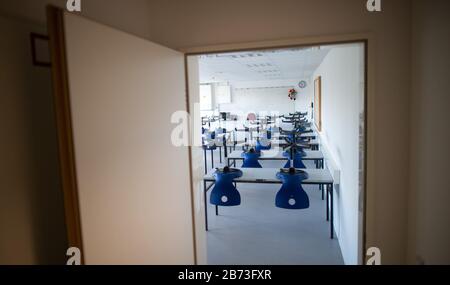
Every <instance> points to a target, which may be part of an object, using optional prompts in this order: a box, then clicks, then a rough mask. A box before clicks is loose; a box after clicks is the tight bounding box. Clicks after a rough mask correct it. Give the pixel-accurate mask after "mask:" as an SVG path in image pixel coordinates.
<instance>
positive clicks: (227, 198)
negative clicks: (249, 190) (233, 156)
mask: <svg viewBox="0 0 450 285" xmlns="http://www.w3.org/2000/svg"><path fill="white" fill-rule="evenodd" d="M239 177H242V171H241V170H239V169H232V168H229V167H225V168H224V169H222V170H220V169H217V170H216V172H215V173H214V178H215V179H216V183H215V185H214V188H213V190H212V191H211V196H210V199H209V201H210V203H211V204H213V205H216V206H225V207H231V206H239V205H240V204H241V195H240V194H239V191H238V190H237V189H236V187H234V185H233V180H234V179H236V178H239Z"/></svg>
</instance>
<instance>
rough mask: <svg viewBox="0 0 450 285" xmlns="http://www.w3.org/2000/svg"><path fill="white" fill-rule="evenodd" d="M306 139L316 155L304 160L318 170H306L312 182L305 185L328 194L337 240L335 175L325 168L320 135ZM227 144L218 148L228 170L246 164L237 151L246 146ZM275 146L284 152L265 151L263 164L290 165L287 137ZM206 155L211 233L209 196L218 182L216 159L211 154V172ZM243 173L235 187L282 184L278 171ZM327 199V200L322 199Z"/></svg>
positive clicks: (277, 138)
mask: <svg viewBox="0 0 450 285" xmlns="http://www.w3.org/2000/svg"><path fill="white" fill-rule="evenodd" d="M302 137H303V138H308V139H310V140H311V141H310V142H309V144H310V145H311V146H312V149H313V150H312V151H305V152H306V156H305V157H304V158H303V160H312V161H314V162H315V165H316V169H303V170H304V171H306V172H307V173H308V176H309V178H308V179H307V180H304V181H303V182H302V184H304V185H319V187H320V189H321V190H322V195H323V191H325V192H326V219H327V221H329V222H330V238H331V239H333V238H334V224H333V223H334V215H333V211H334V201H333V200H334V199H333V185H334V180H333V177H332V175H331V174H330V172H329V171H328V170H327V169H323V167H324V155H323V153H322V152H321V151H320V150H318V149H319V141H318V140H317V135H316V134H315V133H306V134H303V135H302ZM226 141H227V140H224V145H223V146H218V148H219V151H220V158H221V161H222V154H221V148H222V147H223V148H224V150H225V155H224V157H225V158H226V159H227V165H228V166H234V167H236V162H237V161H241V160H243V157H242V150H236V148H240V147H244V146H245V144H243V143H242V144H234V145H232V146H227V144H226ZM272 143H273V145H275V146H279V147H281V148H276V149H275V150H268V151H262V154H261V157H260V158H259V160H279V161H287V158H286V157H284V156H283V150H282V147H283V146H284V145H285V144H286V141H285V140H284V138H283V136H274V138H273V140H272ZM227 147H230V152H231V153H229V154H228V152H227ZM233 149H234V151H233ZM204 151H205V176H204V178H203V183H204V200H205V226H206V230H208V209H207V208H208V207H207V205H208V204H207V193H208V191H209V190H210V189H211V188H212V187H213V186H214V184H215V178H214V176H213V174H214V172H215V169H214V158H213V154H212V151H211V155H212V157H211V160H212V169H211V170H209V171H207V162H206V149H204ZM240 169H241V170H242V172H243V176H242V177H240V178H238V179H235V180H234V181H235V183H236V184H239V183H250V184H282V182H281V181H280V180H278V179H277V178H276V174H277V173H278V172H279V169H277V168H240ZM322 198H323V196H322ZM218 214H219V207H218V206H216V215H218Z"/></svg>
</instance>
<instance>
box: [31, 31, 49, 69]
mask: <svg viewBox="0 0 450 285" xmlns="http://www.w3.org/2000/svg"><path fill="white" fill-rule="evenodd" d="M30 40H31V58H32V60H33V65H35V66H43V67H50V66H52V64H51V60H50V50H49V39H48V36H45V35H40V34H36V33H31V34H30Z"/></svg>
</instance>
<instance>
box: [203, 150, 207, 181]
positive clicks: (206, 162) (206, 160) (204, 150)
mask: <svg viewBox="0 0 450 285" xmlns="http://www.w3.org/2000/svg"><path fill="white" fill-rule="evenodd" d="M203 152H204V154H205V175H206V174H208V161H207V158H206V148H205V149H203Z"/></svg>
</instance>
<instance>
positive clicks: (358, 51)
mask: <svg viewBox="0 0 450 285" xmlns="http://www.w3.org/2000/svg"><path fill="white" fill-rule="evenodd" d="M363 55H364V52H363V48H362V45H351V46H350V45H347V46H345V47H339V48H333V49H332V50H331V51H330V53H329V54H328V55H327V57H326V58H325V59H324V61H323V62H322V64H321V65H320V66H319V68H318V69H317V70H316V71H315V72H314V76H313V78H311V82H314V79H315V78H317V77H318V76H321V77H322V126H323V129H322V132H321V134H320V135H321V139H322V144H324V147H325V148H327V149H328V151H329V153H330V155H331V156H332V158H333V160H334V161H335V163H336V164H337V166H338V167H339V169H340V170H341V177H340V179H341V184H340V186H339V188H337V187H336V189H335V196H334V198H335V205H337V207H335V230H336V234H337V236H338V238H339V244H340V246H341V251H342V255H343V257H344V261H345V263H346V264H357V263H358V257H359V256H358V253H359V252H358V246H359V244H358V235H359V226H358V223H359V220H358V217H359V216H358V214H359V213H358V192H359V124H360V120H359V118H360V112H361V110H362V108H361V106H362V103H363V99H364V97H363V96H364V93H363V90H364V89H363V86H364V61H363ZM311 89H314V88H311Z"/></svg>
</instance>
